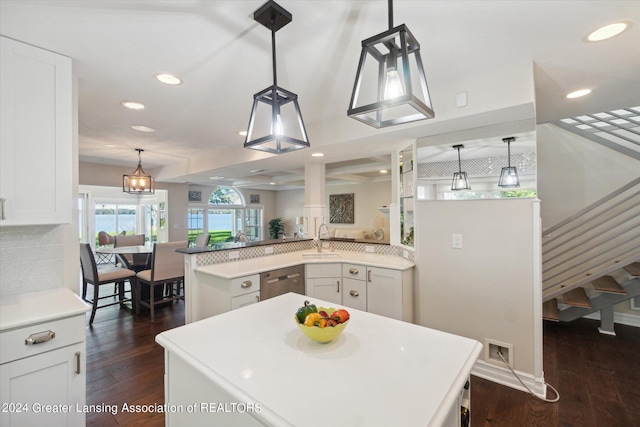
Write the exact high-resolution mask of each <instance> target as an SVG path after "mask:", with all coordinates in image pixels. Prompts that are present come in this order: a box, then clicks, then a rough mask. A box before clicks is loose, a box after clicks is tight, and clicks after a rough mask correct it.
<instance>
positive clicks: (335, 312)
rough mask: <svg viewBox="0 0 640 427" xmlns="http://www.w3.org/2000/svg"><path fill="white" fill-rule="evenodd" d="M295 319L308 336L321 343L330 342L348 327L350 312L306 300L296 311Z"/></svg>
mask: <svg viewBox="0 0 640 427" xmlns="http://www.w3.org/2000/svg"><path fill="white" fill-rule="evenodd" d="M295 320H296V324H297V325H298V328H300V330H301V331H302V333H303V334H305V335H306V336H307V337H309V338H311V339H312V340H314V341H316V342H319V343H328V342H330V341H333V340H334V339H336V337H337V336H338V335H340V334H341V333H342V331H343V330H344V328H346V327H347V324H348V323H349V312H348V311H347V310H344V309H335V308H332V307H316V306H315V305H314V304H310V303H309V301H305V302H304V305H303V306H302V307H300V308H299V309H298V311H297V312H296V315H295Z"/></svg>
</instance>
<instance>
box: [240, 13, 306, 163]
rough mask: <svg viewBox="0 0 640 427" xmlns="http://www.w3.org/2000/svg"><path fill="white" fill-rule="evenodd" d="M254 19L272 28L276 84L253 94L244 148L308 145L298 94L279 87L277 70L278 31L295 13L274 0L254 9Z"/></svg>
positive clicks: (284, 150)
mask: <svg viewBox="0 0 640 427" xmlns="http://www.w3.org/2000/svg"><path fill="white" fill-rule="evenodd" d="M253 19H255V20H256V21H257V22H259V23H260V24H262V25H264V26H265V27H267V28H268V29H269V30H271V57H272V62H273V86H271V87H268V88H266V89H264V90H262V91H260V92H258V93H256V94H255V95H253V108H252V110H251V117H250V118H249V128H248V130H247V136H246V138H245V141H244V148H251V149H254V150H260V151H266V152H269V153H273V154H282V153H288V152H290V151H295V150H299V149H302V148H308V147H309V146H310V145H309V140H308V138H307V131H306V129H305V127H304V122H303V121H302V114H300V106H299V105H298V95H296V94H295V93H293V92H289V91H288V90H285V89H283V88H281V87H278V76H277V72H276V31H278V30H279V29H280V28H282V27H284V26H285V25H287V24H288V23H289V22H291V20H292V16H291V14H290V13H289V12H287V11H286V10H285V9H283V8H282V7H281V6H280V5H279V4H277V3H276V2H274V1H273V0H270V1H268V2H266V3H265V4H264V5H262V7H260V8H259V9H258V10H256V11H255V12H254V14H253ZM265 107H269V108H265Z"/></svg>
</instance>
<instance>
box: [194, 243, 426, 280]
mask: <svg viewBox="0 0 640 427" xmlns="http://www.w3.org/2000/svg"><path fill="white" fill-rule="evenodd" d="M312 263H313V264H322V263H354V264H359V265H364V266H369V267H381V268H389V269H393V270H401V271H404V270H408V269H410V268H413V267H414V265H415V264H414V263H413V262H412V261H410V260H408V259H405V258H401V257H399V256H396V255H382V254H375V253H367V252H352V251H333V252H331V251H328V250H326V249H325V250H323V252H321V253H318V252H317V251H316V250H315V249H311V250H304V251H295V252H287V253H283V254H275V255H266V256H262V257H258V258H250V259H245V260H238V261H230V262H224V263H219V264H211V265H205V266H201V267H196V268H195V271H196V272H197V273H204V274H208V275H212V276H216V277H220V278H223V279H235V278H238V277H242V276H247V275H251V274H258V273H261V272H263V271H269V270H276V269H279V268H284V267H291V266H293V265H300V264H312Z"/></svg>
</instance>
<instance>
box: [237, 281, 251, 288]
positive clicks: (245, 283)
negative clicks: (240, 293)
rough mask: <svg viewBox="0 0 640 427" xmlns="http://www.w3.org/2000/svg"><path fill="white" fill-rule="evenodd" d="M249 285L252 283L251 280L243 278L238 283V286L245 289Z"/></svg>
mask: <svg viewBox="0 0 640 427" xmlns="http://www.w3.org/2000/svg"><path fill="white" fill-rule="evenodd" d="M251 285H253V283H251V280H245V281H244V282H242V283H241V284H240V287H241V288H243V289H246V288H250V287H251Z"/></svg>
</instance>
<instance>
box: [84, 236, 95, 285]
mask: <svg viewBox="0 0 640 427" xmlns="http://www.w3.org/2000/svg"><path fill="white" fill-rule="evenodd" d="M80 265H81V266H82V277H83V279H84V280H85V281H87V282H89V283H91V284H94V285H96V286H97V285H98V267H97V266H96V259H95V257H94V256H93V251H92V250H91V245H89V244H88V243H80Z"/></svg>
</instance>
